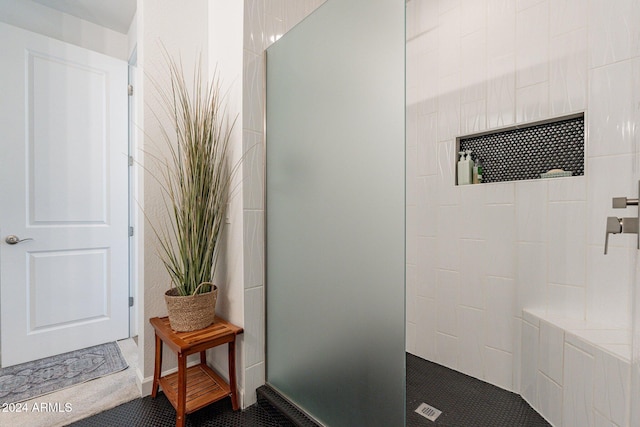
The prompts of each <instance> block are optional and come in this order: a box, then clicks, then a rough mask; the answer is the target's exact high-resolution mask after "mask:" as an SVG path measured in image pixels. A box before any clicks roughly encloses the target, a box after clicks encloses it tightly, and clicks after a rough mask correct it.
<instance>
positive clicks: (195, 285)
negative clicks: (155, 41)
mask: <svg viewBox="0 0 640 427" xmlns="http://www.w3.org/2000/svg"><path fill="white" fill-rule="evenodd" d="M165 58H166V61H167V64H168V71H169V82H168V83H165V84H164V85H160V84H158V82H157V81H155V80H154V81H152V84H153V86H155V88H156V90H157V92H158V94H159V102H160V105H161V106H162V110H163V113H164V115H163V116H164V117H162V119H161V117H160V116H159V115H158V114H157V113H154V114H155V116H156V118H157V119H158V123H159V124H160V132H161V135H162V140H163V142H164V143H166V145H167V147H168V155H167V156H166V157H164V158H163V157H160V156H155V155H152V156H151V158H152V160H153V161H154V163H156V166H157V169H158V170H159V171H160V172H159V173H158V174H153V173H152V174H151V175H152V176H153V177H154V179H156V181H157V182H158V183H159V184H160V187H161V191H162V199H163V203H164V207H165V208H166V214H167V217H166V219H165V220H164V221H162V222H161V223H160V224H157V225H154V224H153V223H151V227H152V229H153V232H154V233H155V235H156V237H157V240H158V242H159V245H158V252H159V255H160V258H161V259H162V262H163V264H164V266H165V268H166V270H167V272H168V273H169V275H170V278H171V284H172V287H175V289H176V291H177V294H178V295H181V296H187V295H193V294H195V293H204V292H208V291H209V290H210V289H211V287H212V286H211V282H213V276H214V273H215V268H216V261H217V258H218V254H219V252H220V249H219V245H220V241H221V239H222V232H223V229H224V225H225V220H226V214H227V208H228V205H229V200H230V193H231V182H232V178H233V176H234V173H235V171H236V170H237V168H238V164H236V165H231V164H230V162H231V158H230V151H229V149H230V147H229V144H230V139H231V131H232V129H233V127H234V125H235V122H236V120H237V118H234V119H233V120H232V121H229V119H228V111H227V108H226V104H225V97H224V95H223V94H222V93H221V84H220V78H219V75H218V74H217V73H214V76H213V78H212V79H210V80H209V79H205V78H204V76H203V73H202V65H201V61H198V64H197V66H196V67H195V70H194V74H193V83H192V84H188V83H187V79H186V78H185V74H184V70H183V67H182V64H181V63H179V62H176V61H175V60H174V59H172V58H171V57H170V56H169V55H168V54H167V53H166V49H165ZM147 154H148V153H147ZM202 283H207V285H205V286H201V287H199V285H200V284H202Z"/></svg>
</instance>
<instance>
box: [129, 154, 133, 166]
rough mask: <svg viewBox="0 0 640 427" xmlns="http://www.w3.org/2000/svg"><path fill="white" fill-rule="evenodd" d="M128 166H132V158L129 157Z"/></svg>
mask: <svg viewBox="0 0 640 427" xmlns="http://www.w3.org/2000/svg"><path fill="white" fill-rule="evenodd" d="M129 166H133V156H129Z"/></svg>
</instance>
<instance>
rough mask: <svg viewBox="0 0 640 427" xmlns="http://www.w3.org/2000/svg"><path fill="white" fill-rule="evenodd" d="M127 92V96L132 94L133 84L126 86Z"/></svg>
mask: <svg viewBox="0 0 640 427" xmlns="http://www.w3.org/2000/svg"><path fill="white" fill-rule="evenodd" d="M127 93H128V94H129V96H133V85H128V86H127Z"/></svg>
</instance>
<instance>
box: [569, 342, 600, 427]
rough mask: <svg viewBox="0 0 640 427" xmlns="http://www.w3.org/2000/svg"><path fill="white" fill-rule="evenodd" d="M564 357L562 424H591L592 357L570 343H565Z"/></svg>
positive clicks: (576, 425) (577, 426) (572, 426)
mask: <svg viewBox="0 0 640 427" xmlns="http://www.w3.org/2000/svg"><path fill="white" fill-rule="evenodd" d="M564 357H565V361H566V368H565V370H564V379H563V381H564V390H563V399H562V407H563V411H562V425H563V426H564V427H579V426H592V425H593V424H594V421H593V384H594V382H593V381H594V378H593V369H594V358H593V356H592V355H590V354H588V353H585V352H584V351H582V350H580V349H578V348H576V347H574V346H572V345H571V344H565V346H564Z"/></svg>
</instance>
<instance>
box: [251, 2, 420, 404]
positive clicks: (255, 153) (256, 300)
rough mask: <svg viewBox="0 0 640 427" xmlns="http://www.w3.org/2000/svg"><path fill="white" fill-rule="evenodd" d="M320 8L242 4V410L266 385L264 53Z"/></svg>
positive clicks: (306, 4)
mask: <svg viewBox="0 0 640 427" xmlns="http://www.w3.org/2000/svg"><path fill="white" fill-rule="evenodd" d="M322 3H324V0H300V1H296V2H281V1H277V2H274V1H266V0H245V1H244V13H245V15H244V66H243V69H244V71H243V85H242V87H243V91H242V92H243V100H242V102H243V104H242V109H243V113H242V117H243V123H242V128H243V151H244V153H245V161H244V163H243V182H242V186H243V209H244V220H243V222H244V224H243V233H244V238H243V240H244V257H243V260H244V277H245V295H244V311H245V314H244V317H245V318H244V331H245V332H244V334H243V342H242V344H243V345H242V346H241V347H242V353H243V355H242V357H243V358H244V366H245V371H244V372H242V373H239V377H240V378H243V382H244V387H243V390H244V402H243V404H244V405H245V406H249V405H251V404H253V403H255V401H256V394H255V389H256V388H257V387H259V386H261V385H262V384H264V382H265V363H264V360H265V354H264V340H265V332H264V327H265V323H264V321H265V316H264V238H265V233H264V155H265V153H264V134H263V113H264V84H265V82H264V59H263V53H264V49H266V48H267V47H268V46H269V45H270V44H271V43H273V42H274V41H275V40H276V39H278V38H279V37H281V36H282V34H284V33H285V32H286V31H287V30H289V29H290V28H291V27H293V26H294V25H295V24H297V23H298V22H299V21H300V20H302V19H303V18H304V17H305V16H307V15H308V14H309V13H311V12H312V11H313V10H315V9H316V8H317V7H318V6H320V5H321V4H322ZM416 193H417V190H416ZM414 234H415V233H414ZM413 330H414V331H415V328H413ZM408 331H410V330H409V329H408ZM408 342H411V339H409V340H408ZM241 384H242V382H241Z"/></svg>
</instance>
